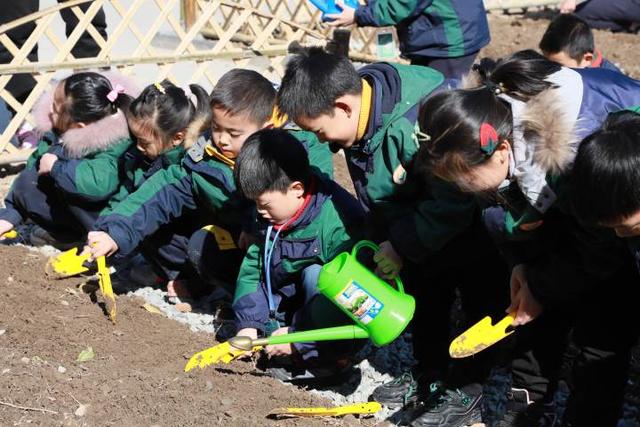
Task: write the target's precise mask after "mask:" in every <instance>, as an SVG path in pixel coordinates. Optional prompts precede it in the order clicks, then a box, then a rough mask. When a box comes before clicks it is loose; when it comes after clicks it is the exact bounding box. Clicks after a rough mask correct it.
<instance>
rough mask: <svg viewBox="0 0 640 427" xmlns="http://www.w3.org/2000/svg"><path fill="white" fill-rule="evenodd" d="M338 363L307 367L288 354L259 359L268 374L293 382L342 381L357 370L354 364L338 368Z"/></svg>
mask: <svg viewBox="0 0 640 427" xmlns="http://www.w3.org/2000/svg"><path fill="white" fill-rule="evenodd" d="M261 362H262V363H261ZM260 365H262V366H261V367H260ZM336 365H339V363H337V364H336ZM336 365H333V366H331V367H329V366H314V367H309V366H307V367H305V366H300V365H299V364H297V363H295V362H294V361H293V359H292V357H286V356H284V357H271V358H269V359H267V360H264V359H263V358H261V359H260V360H258V367H259V368H262V369H263V370H265V371H266V373H267V375H269V376H270V377H273V378H276V379H278V380H280V381H283V382H291V383H322V384H330V383H334V382H335V383H342V382H344V381H345V379H346V378H347V377H349V375H351V374H352V373H354V371H355V368H354V367H353V365H348V366H346V367H344V368H338V367H336Z"/></svg>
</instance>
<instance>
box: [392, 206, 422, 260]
mask: <svg viewBox="0 0 640 427" xmlns="http://www.w3.org/2000/svg"><path fill="white" fill-rule="evenodd" d="M389 241H390V242H391V244H392V245H393V248H394V249H395V250H396V251H397V252H398V253H399V254H400V255H402V257H403V258H406V259H408V260H410V261H412V262H419V261H420V260H421V259H422V258H424V256H425V254H426V249H425V247H424V246H423V244H422V242H421V241H420V238H419V237H418V233H417V231H416V228H415V227H414V222H413V219H412V218H406V217H405V218H403V220H401V221H397V222H396V223H394V224H393V225H392V226H391V228H390V230H389Z"/></svg>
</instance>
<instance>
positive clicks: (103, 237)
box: [82, 231, 118, 260]
mask: <svg viewBox="0 0 640 427" xmlns="http://www.w3.org/2000/svg"><path fill="white" fill-rule="evenodd" d="M117 250H118V244H117V243H116V242H115V240H113V239H112V238H111V236H109V235H108V234H107V233H105V232H104V231H90V232H89V234H88V235H87V246H85V247H84V250H83V251H82V253H83V254H85V253H87V252H90V253H91V259H92V260H94V259H96V258H98V257H101V256H103V255H104V256H111V255H113V254H114V253H115V252H116V251H117Z"/></svg>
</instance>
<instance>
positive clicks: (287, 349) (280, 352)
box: [265, 327, 293, 356]
mask: <svg viewBox="0 0 640 427" xmlns="http://www.w3.org/2000/svg"><path fill="white" fill-rule="evenodd" d="M288 333H289V328H288V327H284V328H279V329H276V330H275V331H273V333H272V334H271V336H274V335H286V334H288ZM265 350H266V352H267V354H268V355H269V356H290V355H291V353H293V346H292V345H291V344H274V345H268V346H266V347H265Z"/></svg>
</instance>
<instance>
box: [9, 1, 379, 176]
mask: <svg viewBox="0 0 640 427" xmlns="http://www.w3.org/2000/svg"><path fill="white" fill-rule="evenodd" d="M86 3H90V5H89V7H88V9H87V10H86V12H83V11H82V10H81V9H80V8H79V7H78V6H79V5H82V4H86ZM292 4H295V5H297V6H295V7H292V6H291V5H292ZM301 5H305V6H304V7H303V6H301ZM195 6H196V8H197V13H196V14H195V17H194V20H193V22H192V23H190V24H191V25H190V26H187V27H185V26H184V25H183V23H182V22H181V15H180V9H181V1H180V0H69V1H67V2H65V3H61V4H58V5H56V6H53V7H50V8H48V9H46V10H43V11H40V12H37V13H34V14H32V15H29V16H26V17H24V18H21V19H19V20H16V21H13V22H10V23H8V24H5V25H2V26H0V43H2V45H3V46H4V47H5V48H6V49H7V50H8V51H9V52H11V54H12V55H13V57H14V58H13V60H12V61H11V62H10V63H9V64H0V98H2V99H3V100H4V101H5V102H6V104H7V105H8V106H10V107H11V108H12V109H13V110H15V111H16V114H15V116H14V117H13V119H12V120H11V122H10V123H9V125H8V127H7V128H6V129H5V131H4V132H3V133H2V136H0V164H2V163H8V162H13V161H21V160H24V159H25V157H26V154H28V153H25V152H23V150H18V149H16V148H15V147H13V146H12V145H11V144H10V143H9V140H10V138H11V136H12V135H13V134H14V133H15V132H16V130H17V129H18V128H19V127H20V125H21V124H22V123H23V122H24V121H25V120H26V121H29V122H32V123H33V117H32V116H31V114H30V111H31V109H32V108H33V106H34V104H35V102H36V101H37V99H38V98H39V97H40V96H41V94H42V93H43V92H44V91H45V90H46V89H48V88H49V87H50V85H51V83H52V80H54V79H55V78H56V77H59V76H60V75H61V74H63V73H66V74H69V73H70V72H71V71H73V70H76V71H77V70H82V69H96V68H102V67H117V68H118V69H119V70H120V71H121V72H123V73H124V74H129V75H132V76H133V77H135V78H136V79H137V80H138V82H139V83H140V84H141V86H142V85H145V84H149V83H152V82H154V81H158V80H161V79H164V78H168V79H170V80H172V81H173V82H174V83H176V84H179V85H186V84H187V83H200V84H202V85H203V86H204V87H205V88H207V89H210V88H211V87H212V86H213V85H214V84H215V82H216V81H217V79H218V78H219V77H220V76H221V75H222V74H223V73H224V72H225V71H227V70H228V69H230V68H232V67H235V66H241V67H253V68H258V69H260V71H261V72H263V73H264V74H265V75H267V76H268V77H271V78H273V79H274V80H277V79H278V78H279V77H280V76H281V75H282V73H283V68H284V61H285V56H286V53H287V47H288V45H289V43H291V42H293V41H297V42H299V43H301V44H303V45H321V44H325V43H326V41H327V40H328V32H327V30H326V29H322V31H320V30H321V27H320V26H318V24H315V22H316V21H315V20H316V19H318V18H316V14H315V13H314V11H313V10H312V9H311V8H309V7H308V6H306V2H304V1H300V2H297V1H296V2H290V3H289V4H287V3H285V2H282V1H278V0H235V1H234V0H215V1H208V0H195ZM65 8H69V9H71V10H72V11H73V13H74V14H75V15H76V17H77V18H78V20H79V22H78V25H77V26H76V27H75V29H74V30H73V31H72V33H71V34H70V35H69V37H67V38H65V37H64V36H60V35H59V34H56V32H55V31H54V30H53V25H52V24H54V23H55V20H56V19H58V20H59V19H60V18H59V13H58V12H59V11H60V10H61V9H65ZM100 8H105V9H106V8H111V10H110V11H109V12H110V14H109V15H108V16H110V17H113V16H116V17H117V22H113V19H111V20H110V21H109V22H108V24H109V26H108V38H107V40H105V39H104V38H103V37H102V36H101V35H100V34H99V32H98V31H97V30H96V28H94V26H93V25H92V23H91V20H92V19H93V17H94V16H95V15H96V13H97V12H98V11H99V10H100ZM114 12H115V13H114ZM141 17H142V18H144V19H141ZM142 21H144V22H146V25H143V24H142V23H141V22H142ZM27 23H33V24H35V29H34V30H33V32H32V33H31V35H30V36H29V38H28V40H27V41H26V43H24V45H23V46H22V47H20V48H18V47H17V46H16V45H15V44H14V43H13V42H12V41H11V39H10V38H9V37H8V35H7V32H8V31H9V30H11V29H13V28H17V27H19V26H20V25H24V24H27ZM85 31H87V32H88V33H89V34H90V35H91V36H92V37H93V38H94V39H95V41H96V43H97V44H98V46H99V47H100V52H99V54H98V55H97V56H96V57H95V58H81V59H79V58H74V57H73V56H72V54H71V50H72V48H73V47H74V45H75V43H76V42H77V41H78V39H79V38H80V37H81V35H82V34H83V33H84V32H85ZM203 34H204V35H206V36H207V37H206V38H205V37H203V36H202V35H203ZM36 44H40V56H41V59H40V60H39V61H38V62H30V61H29V60H28V58H27V55H28V54H29V52H30V51H31V50H32V49H33V47H34V46H35V45H36ZM43 44H48V45H50V47H49V48H48V49H44V50H46V53H47V55H45V56H47V58H43V55H42V51H43V48H42V45H43ZM362 52H363V51H362V50H360V52H354V56H355V58H356V59H359V60H361V61H368V60H372V59H373V57H372V56H371V55H369V54H368V53H362ZM21 73H28V74H31V75H32V76H33V77H34V78H35V80H36V85H35V88H34V89H33V91H32V92H31V93H30V95H29V96H28V97H27V99H26V100H25V101H24V102H22V103H21V102H19V101H18V100H16V99H15V98H14V97H13V96H12V95H11V93H9V92H8V91H7V88H6V87H7V83H8V82H9V80H10V78H11V77H12V76H13V75H16V74H21Z"/></svg>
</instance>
